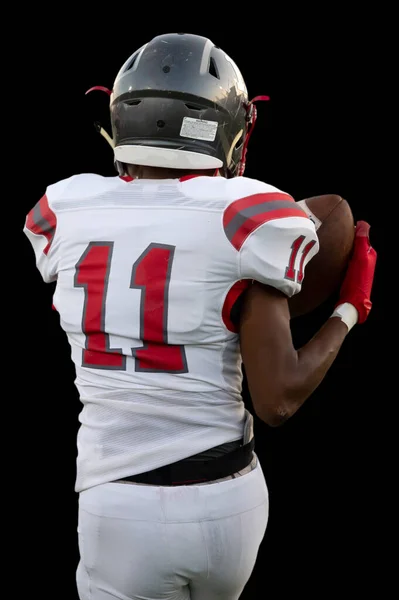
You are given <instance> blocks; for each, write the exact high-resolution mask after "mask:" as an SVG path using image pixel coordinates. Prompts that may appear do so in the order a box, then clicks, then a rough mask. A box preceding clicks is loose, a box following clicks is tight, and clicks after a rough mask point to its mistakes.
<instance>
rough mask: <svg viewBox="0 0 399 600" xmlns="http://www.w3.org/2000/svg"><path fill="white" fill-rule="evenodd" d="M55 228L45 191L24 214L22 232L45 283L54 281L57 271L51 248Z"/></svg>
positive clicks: (52, 213) (55, 224) (55, 222)
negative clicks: (31, 249) (28, 242)
mask: <svg viewBox="0 0 399 600" xmlns="http://www.w3.org/2000/svg"><path fill="white" fill-rule="evenodd" d="M56 230H57V217H56V215H55V213H54V211H53V210H52V209H51V208H50V205H49V201H48V197H47V193H46V194H44V196H43V197H42V198H41V199H40V200H39V202H37V203H36V204H35V206H34V207H33V208H32V210H30V211H29V213H28V214H27V216H26V220H25V225H24V233H25V235H26V236H27V238H28V240H29V241H30V243H31V245H32V248H33V251H34V253H35V258H36V266H37V268H38V270H39V272H40V274H41V276H42V277H43V279H44V281H45V282H46V283H50V282H51V281H55V280H56V279H57V273H56V270H55V261H54V260H52V257H51V249H52V245H53V240H54V236H55V234H56Z"/></svg>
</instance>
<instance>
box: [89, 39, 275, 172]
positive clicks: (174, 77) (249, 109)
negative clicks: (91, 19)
mask: <svg viewBox="0 0 399 600" xmlns="http://www.w3.org/2000/svg"><path fill="white" fill-rule="evenodd" d="M92 90H102V91H106V92H108V93H109V95H110V96H111V100H110V112H111V125H112V136H113V139H111V138H110V137H109V136H108V135H107V134H106V132H104V130H103V129H102V128H101V127H100V126H99V125H98V124H97V129H98V130H99V131H100V133H102V135H104V137H106V139H107V140H108V141H109V143H110V144H111V146H112V147H113V149H114V156H115V165H116V168H117V170H118V172H119V174H121V175H123V174H125V173H126V168H125V165H126V164H135V165H147V166H153V167H169V168H175V169H187V170H190V169H192V170H197V169H222V170H223V171H224V174H225V175H226V176H227V177H234V176H235V175H242V174H243V172H244V167H245V154H246V146H247V143H248V140H249V137H250V134H251V132H252V130H253V127H254V125H255V121H256V107H255V105H254V102H255V101H256V100H268V99H269V98H268V96H257V97H256V98H254V99H253V100H252V101H251V102H248V92H247V88H246V85H245V82H244V80H243V78H242V75H241V73H240V71H239V69H238V67H237V66H236V64H235V63H234V62H233V61H232V60H231V58H229V56H227V54H226V53H225V52H223V50H221V49H220V48H219V47H218V46H215V45H214V44H213V43H212V42H211V41H210V40H208V39H207V38H204V37H201V36H198V35H191V34H184V33H172V34H166V35H160V36H157V37H155V38H154V39H153V40H151V41H150V42H148V43H147V44H145V45H144V46H142V47H141V48H140V49H139V50H137V51H136V52H134V53H133V54H132V55H131V56H130V57H129V58H128V60H127V61H126V62H125V64H124V65H123V66H122V68H121V69H120V71H119V73H118V75H117V77H116V79H115V82H114V86H113V90H112V92H111V91H110V90H108V89H107V88H104V87H101V86H96V87H93V88H91V89H90V90H88V92H90V91H92ZM88 92H86V93H88Z"/></svg>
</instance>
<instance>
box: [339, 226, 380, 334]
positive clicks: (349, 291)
mask: <svg viewBox="0 0 399 600" xmlns="http://www.w3.org/2000/svg"><path fill="white" fill-rule="evenodd" d="M369 231H370V225H369V224H368V223H366V222H365V221H358V223H357V224H356V232H355V240H354V244H353V252H352V256H351V259H350V261H349V265H348V269H347V272H346V275H345V279H344V281H343V284H342V286H341V291H340V296H339V301H338V303H337V306H338V305H340V304H344V303H345V302H349V304H352V306H354V307H355V308H356V310H357V312H358V315H359V318H358V323H364V321H365V320H366V319H367V317H368V315H369V312H370V310H371V306H372V302H371V300H370V296H371V289H372V287H373V280H374V272H375V265H376V262H377V252H376V251H375V250H374V248H373V247H372V246H371V244H370V238H369Z"/></svg>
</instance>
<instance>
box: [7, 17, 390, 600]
mask: <svg viewBox="0 0 399 600" xmlns="http://www.w3.org/2000/svg"><path fill="white" fill-rule="evenodd" d="M108 8H109V14H108V13H107V14H106V13H104V14H103V15H102V16H101V17H100V16H99V15H93V18H92V20H90V19H87V21H84V22H82V21H76V20H73V19H71V22H69V19H68V17H67V16H66V15H64V14H61V12H60V15H59V17H57V16H56V15H54V14H48V15H47V17H46V19H47V20H49V22H47V21H46V20H43V21H41V25H40V26H38V29H36V31H35V35H34V36H33V34H32V41H31V42H29V44H28V43H27V42H26V43H25V46H26V56H25V58H24V61H25V65H24V86H25V87H24V90H25V92H28V91H29V93H23V94H22V97H20V98H19V102H20V104H21V105H22V107H21V106H20V113H19V114H20V115H22V116H21V117H20V120H19V122H18V127H19V129H20V131H21V134H20V136H22V137H23V138H24V142H25V146H26V143H27V140H26V138H27V139H28V142H29V143H28V150H29V152H28V154H27V158H28V160H23V164H24V168H23V172H24V174H23V178H24V180H25V181H28V182H29V185H28V186H24V192H23V194H22V193H20V198H19V205H18V208H19V210H20V215H19V223H18V227H19V232H20V231H21V229H22V227H23V222H24V218H25V214H26V213H27V212H28V211H29V210H30V208H31V207H32V206H33V205H34V204H35V203H36V201H37V200H38V199H39V198H40V197H41V195H42V194H43V193H44V191H45V188H46V186H47V185H48V184H50V183H53V182H55V181H56V180H58V179H61V178H65V177H68V176H70V175H72V174H75V173H79V172H95V173H100V174H103V175H113V174H114V168H113V162H112V152H111V150H110V148H109V147H108V145H107V144H106V142H105V140H104V139H103V138H101V136H99V134H98V133H96V131H95V130H94V127H93V121H94V120H101V122H102V123H103V125H104V126H105V127H106V128H107V129H108V130H109V120H108V114H107V107H108V99H107V97H106V96H105V95H101V93H95V94H93V95H91V96H88V97H85V95H84V94H85V91H86V90H87V89H88V88H89V87H91V86H93V85H105V86H108V87H110V88H111V87H112V84H113V79H114V77H115V75H116V73H117V71H118V69H119V67H120V66H121V65H122V63H123V62H124V61H125V59H126V58H127V57H128V56H129V55H130V54H131V53H132V52H133V51H134V50H135V49H136V48H138V47H140V46H141V45H142V44H143V43H145V42H146V41H148V39H149V38H151V37H153V36H154V35H157V34H160V33H166V32H171V31H172V32H173V31H188V32H190V33H197V34H200V35H204V36H206V37H210V38H211V39H212V41H213V42H214V43H215V44H217V45H220V46H221V47H222V48H223V49H224V50H225V51H226V52H227V53H228V54H229V55H230V56H232V58H233V59H234V60H235V61H236V63H237V64H238V66H239V68H240V69H241V71H242V72H243V75H244V78H245V79H246V82H247V85H248V89H249V94H250V95H251V96H255V95H258V94H268V95H270V97H271V101H270V102H267V103H259V104H258V121H257V125H256V128H255V132H254V134H253V136H252V138H251V142H250V145H249V151H248V161H247V168H246V173H245V174H246V175H247V176H249V177H255V178H259V179H263V180H265V181H267V182H268V183H271V184H273V185H275V186H277V187H279V188H281V189H283V190H285V191H287V192H289V193H290V194H292V195H293V196H294V197H295V198H296V199H301V198H305V197H309V196H312V195H318V194H323V193H337V194H340V195H342V196H343V197H344V198H346V199H347V200H348V201H349V203H350V205H351V207H352V210H353V213H354V216H355V219H364V220H367V221H369V222H370V224H371V239H372V243H373V245H374V247H375V248H376V249H377V251H378V253H379V262H378V267H377V273H376V280H375V287H374V291H373V302H374V306H373V310H372V312H371V314H370V317H369V320H368V322H367V323H366V324H364V325H362V326H358V327H356V328H355V329H354V330H352V332H351V333H350V335H349V336H348V338H347V339H346V341H345V344H344V347H343V348H342V351H341V352H340V354H339V356H338V358H337V360H336V362H335V364H334V365H333V367H332V368H331V370H330V372H329V373H328V375H327V377H326V379H325V380H324V381H323V383H322V384H321V386H320V387H319V389H318V390H317V391H316V393H315V394H314V395H313V396H312V397H311V398H310V399H309V400H308V401H307V402H306V404H305V405H304V406H303V408H302V409H301V410H300V411H299V412H298V414H297V415H296V416H295V417H293V418H292V419H291V421H289V422H288V423H287V424H286V425H284V426H283V427H282V428H278V429H271V428H269V427H267V426H266V425H264V424H263V423H261V422H260V421H259V420H256V440H257V452H258V455H259V457H260V460H261V462H262V466H263V469H264V472H265V476H266V479H267V482H268V486H269V491H270V521H269V526H268V530H267V533H266V536H265V539H264V541H263V543H262V546H261V549H260V553H259V558H258V561H257V564H256V567H255V570H254V572H253V575H252V577H251V579H250V581H249V582H248V585H247V588H246V590H245V592H244V594H243V596H242V598H244V599H245V598H261V597H262V598H263V596H264V597H265V598H266V597H267V598H268V599H270V600H280V599H285V598H291V597H297V596H299V595H301V596H302V595H303V596H304V597H305V596H306V597H308V598H309V597H312V598H313V597H314V598H319V599H320V600H322V599H324V598H327V597H328V596H329V595H330V594H331V595H333V594H335V593H336V592H338V593H339V594H340V596H341V594H342V595H343V594H346V595H348V596H349V595H350V596H351V597H353V598H357V597H360V595H362V594H363V593H364V590H367V591H369V592H370V595H373V593H374V592H373V591H372V590H373V589H376V590H378V593H377V595H376V596H374V597H376V598H377V597H378V598H386V597H388V595H387V594H386V593H385V591H384V589H383V588H384V586H385V585H387V584H386V581H387V575H388V570H389V569H388V567H384V565H382V566H381V563H382V556H383V554H384V547H385V541H384V539H385V537H384V536H385V535H388V533H387V530H386V525H382V523H383V516H384V506H383V505H382V504H381V502H380V500H381V498H380V494H381V492H380V489H381V487H380V486H381V485H382V479H383V477H384V473H385V471H384V468H383V465H382V463H384V458H381V452H380V449H381V438H383V437H384V423H385V420H386V414H385V411H384V409H382V411H381V404H383V403H384V398H385V393H386V391H387V386H388V383H387V377H386V376H385V374H384V364H385V360H386V354H387V350H386V345H385V339H383V335H384V334H383V332H384V331H385V330H386V328H387V321H386V316H387V315H386V313H384V304H383V292H382V287H383V285H382V282H383V276H382V272H383V270H384V269H385V261H386V258H385V257H386V255H387V251H386V249H385V243H386V240H385V236H384V232H383V215H382V211H381V210H376V199H377V198H378V196H379V192H380V187H381V186H380V183H379V180H378V169H379V161H380V160H381V148H380V147H379V146H378V144H376V135H377V133H376V132H377V129H378V127H379V123H380V121H381V119H382V118H383V111H384V108H383V107H382V106H381V104H378V103H377V102H376V101H375V100H374V99H373V96H372V95H370V94H369V91H370V85H371V84H370V80H372V82H373V85H374V87H375V86H377V87H378V76H379V71H378V69H376V68H375V65H374V61H375V47H374V46H373V45H372V44H371V45H370V37H369V31H370V30H369V29H367V30H362V28H360V29H359V28H354V25H351V26H350V27H349V26H348V28H347V29H346V28H345V27H344V26H343V25H342V22H341V23H340V25H339V26H338V25H337V28H336V29H334V28H332V30H331V31H330V30H329V29H327V25H328V19H329V17H328V15H327V12H326V17H325V19H324V18H323V19H320V23H319V24H318V26H317V27H315V28H314V29H312V31H311V32H310V33H309V32H308V30H306V33H305V32H304V30H303V29H301V28H300V27H298V29H297V30H295V28H293V29H292V30H286V29H285V28H284V19H283V20H281V21H279V22H278V23H275V24H272V23H270V22H268V21H267V19H266V21H265V22H264V23H259V22H257V20H259V19H260V16H259V15H258V16H257V15H256V14H254V13H251V14H252V16H251V14H250V11H249V10H248V13H247V14H246V15H245V18H244V17H243V18H242V19H241V18H240V16H239V15H238V16H233V14H232V13H231V12H229V11H228V10H227V7H226V12H227V20H229V19H231V20H232V21H233V22H234V23H235V27H232V26H227V25H226V20H225V19H221V20H219V21H218V19H217V18H216V17H215V19H212V18H210V19H209V23H213V24H214V25H215V26H214V27H213V28H207V27H203V26H198V27H195V26H194V25H195V24H196V20H195V11H194V7H193V11H194V12H193V15H192V18H190V19H189V20H188V22H187V20H186V22H185V23H184V26H182V25H181V23H180V24H179V26H177V25H174V26H170V22H169V24H166V21H165V19H164V18H161V17H160V15H159V11H158V13H157V14H158V17H157V15H156V14H154V18H153V19H152V20H145V19H144V20H140V19H139V17H138V15H137V14H131V15H124V14H123V13H120V14H116V13H114V12H113V10H112V7H108ZM115 8H116V7H115ZM60 10H61V9H60ZM326 11H327V8H326ZM155 12H156V11H155ZM233 13H234V11H233ZM229 14H230V16H229ZM128 18H129V19H131V20H132V23H134V34H132V33H131V31H132V27H133V24H132V25H131V27H130V28H129V26H128V22H127V20H128ZM313 18H314V16H313ZM149 23H153V26H152V25H151V26H150V25H149ZM307 24H308V28H309V27H310V26H309V23H308V22H307ZM188 25H190V26H188ZM29 39H30V38H29ZM26 66H30V68H26ZM20 179H22V175H21V178H20ZM20 189H21V188H20ZM19 243H20V247H22V252H23V253H22V255H21V254H20V263H19V275H20V277H21V279H22V283H23V287H22V291H21V298H20V300H21V301H22V303H23V306H24V310H23V311H22V316H20V317H19V322H20V323H21V324H22V327H23V330H24V331H25V332H28V335H29V338H30V342H29V345H28V347H27V352H28V355H29V360H28V361H27V362H28V366H27V369H28V370H27V373H26V374H25V375H24V376H22V375H21V376H20V377H21V381H20V384H22V388H23V391H22V392H20V393H21V394H22V396H23V397H24V398H25V399H26V401H25V404H24V424H25V427H24V433H23V436H24V438H23V442H21V443H22V444H23V446H24V447H25V448H27V449H28V453H29V457H28V459H29V460H28V462H29V464H30V467H29V468H28V469H26V470H25V471H24V474H23V478H22V482H21V485H22V489H23V495H22V506H21V508H20V509H18V511H19V527H21V528H22V533H21V539H20V540H19V543H18V547H19V550H18V552H19V553H20V552H21V544H22V547H23V549H24V553H23V554H24V558H23V572H24V576H23V579H24V578H26V581H22V585H23V586H26V587H27V589H29V590H30V591H37V592H38V595H39V596H40V597H41V598H42V599H44V598H54V597H57V598H58V597H59V598H64V597H65V598H69V599H74V598H77V596H76V592H75V569H76V564H77V560H78V554H77V535H76V517H77V496H76V494H75V492H74V491H73V486H74V478H75V458H76V439H75V436H76V432H77V427H78V421H77V417H78V413H79V412H80V404H79V401H78V398H77V394H76V391H75V388H74V383H73V380H74V370H73V367H72V364H71V362H70V351H69V346H68V344H67V341H66V338H65V337H64V334H63V332H62V331H61V330H60V328H59V326H58V317H57V314H56V313H55V312H54V311H52V310H51V300H52V292H53V290H52V287H51V286H46V285H45V284H44V283H43V282H42V280H41V278H40V275H39V273H38V272H37V271H36V268H35V265H34V257H33V252H32V250H31V248H30V245H29V243H28V242H27V240H25V237H24V236H23V235H22V233H20V242H19ZM330 310H331V303H327V304H326V305H325V306H323V307H321V308H320V310H318V311H317V312H316V313H315V314H313V315H311V316H308V317H306V318H303V319H301V320H298V321H297V322H293V335H294V341H295V344H296V345H297V346H299V345H301V344H302V343H304V342H305V341H306V340H307V339H309V337H310V336H311V335H312V334H313V333H314V331H315V330H316V328H317V327H318V326H319V325H320V324H321V322H322V321H323V319H324V318H327V317H328V316H329V314H330ZM384 328H385V329H384ZM24 390H25V391H24ZM32 390H33V393H32ZM245 399H246V402H247V405H248V407H249V408H250V407H251V403H250V398H249V397H248V395H247V394H246V395H245ZM386 410H388V412H389V409H386ZM381 412H382V413H383V415H381ZM385 569H386V570H385ZM55 585H56V586H57V589H59V588H58V586H61V593H60V594H58V593H56V594H54V586H55ZM293 594H294V595H293Z"/></svg>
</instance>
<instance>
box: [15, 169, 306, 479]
mask: <svg viewBox="0 0 399 600" xmlns="http://www.w3.org/2000/svg"><path fill="white" fill-rule="evenodd" d="M24 231H25V233H26V235H27V236H28V238H29V239H30V241H31V243H32V245H33V248H34V251H35V254H36V263H37V266H38V269H39V270H40V272H41V274H42V276H43V279H44V280H45V281H46V282H50V281H56V282H57V283H56V291H55V295H54V306H55V308H56V309H57V310H58V312H59V314H60V319H61V325H62V327H63V329H64V331H65V332H66V334H67V337H68V340H69V343H70V346H71V350H72V359H73V362H74V364H75V369H76V386H77V388H78V391H79V394H80V398H81V401H82V403H83V409H82V412H81V414H80V417H79V418H80V422H81V426H80V429H79V434H78V460H77V480H76V490H77V491H81V490H83V489H86V488H88V487H91V486H94V485H98V484H101V483H104V482H107V481H113V480H116V479H118V478H123V477H125V476H128V475H133V474H137V473H141V472H145V471H149V470H151V469H154V468H157V467H160V466H163V465H165V464H169V463H172V462H175V461H177V460H181V459H183V458H186V457H188V456H190V455H194V454H196V453H199V452H202V451H205V450H207V449H208V448H211V447H213V446H217V445H219V444H222V443H225V442H231V441H234V440H239V439H241V438H242V435H243V424H244V416H245V411H244V404H243V401H242V398H241V383H242V372H241V358H240V353H239V343H238V335H237V330H236V327H235V325H234V324H233V323H232V321H231V316H230V312H231V308H232V306H233V304H234V302H235V300H236V299H237V297H238V296H239V295H240V293H241V292H242V291H243V290H245V289H246V287H247V286H248V284H249V283H250V282H251V281H252V280H253V279H255V280H258V281H260V282H262V283H266V284H268V285H271V286H274V287H276V288H278V289H279V290H281V291H282V292H284V293H285V294H287V296H291V295H292V294H294V293H297V292H298V291H299V290H300V288H301V283H302V280H303V275H304V271H305V266H306V264H307V262H308V260H310V259H311V257H312V256H314V254H316V252H317V251H318V240H317V235H316V232H315V227H314V225H313V223H312V221H311V220H310V219H309V218H308V217H307V215H306V214H305V213H304V212H303V211H302V209H301V208H300V207H299V206H298V205H296V204H295V203H294V201H293V199H292V198H291V197H290V196H289V195H288V194H285V193H283V192H281V191H280V190H277V189H276V188H274V187H273V186H270V185H267V184H265V183H263V182H260V181H257V180H253V179H248V178H244V177H237V178H234V179H230V180H226V179H224V178H222V177H193V176H192V177H187V178H182V180H178V179H171V180H130V181H129V180H124V179H121V178H119V177H109V178H105V177H101V176H99V175H93V174H83V175H76V176H73V177H71V178H69V179H66V180H63V181H60V182H58V183H56V184H53V185H51V186H49V187H48V188H47V191H46V194H45V196H44V197H43V198H42V199H41V200H40V201H39V202H38V204H37V205H36V206H35V207H34V208H33V209H32V211H31V212H30V213H29V214H28V216H27V220H26V224H25V229H24Z"/></svg>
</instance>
